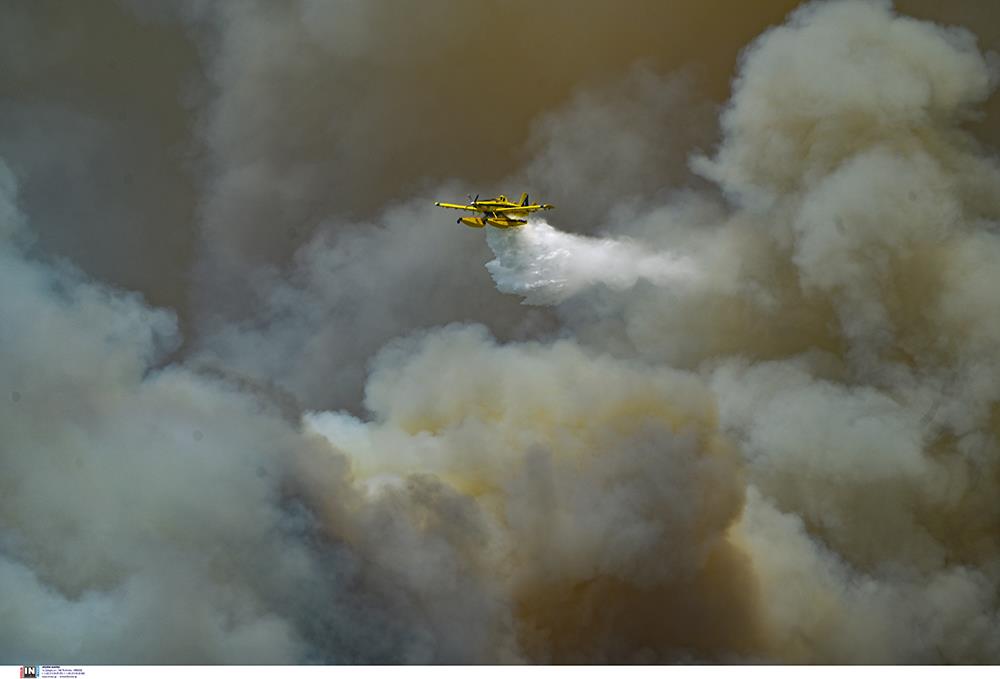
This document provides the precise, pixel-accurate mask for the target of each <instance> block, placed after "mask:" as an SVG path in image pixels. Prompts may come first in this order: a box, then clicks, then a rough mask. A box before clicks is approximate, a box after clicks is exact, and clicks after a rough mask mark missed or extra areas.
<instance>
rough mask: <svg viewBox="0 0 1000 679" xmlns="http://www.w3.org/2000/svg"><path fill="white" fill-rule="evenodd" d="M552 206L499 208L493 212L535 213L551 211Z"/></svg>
mask: <svg viewBox="0 0 1000 679" xmlns="http://www.w3.org/2000/svg"><path fill="white" fill-rule="evenodd" d="M551 208H552V206H551V205H518V206H517V207H498V208H497V209H495V210H491V212H534V211H535V210H549V209H551Z"/></svg>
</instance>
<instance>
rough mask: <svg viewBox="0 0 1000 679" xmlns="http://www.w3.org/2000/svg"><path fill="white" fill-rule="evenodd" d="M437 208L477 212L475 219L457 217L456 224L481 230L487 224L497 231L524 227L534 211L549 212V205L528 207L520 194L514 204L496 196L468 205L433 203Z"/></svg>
mask: <svg viewBox="0 0 1000 679" xmlns="http://www.w3.org/2000/svg"><path fill="white" fill-rule="evenodd" d="M435 205H437V206H439V207H446V208H452V209H457V210H468V211H470V212H478V213H480V216H477V217H459V218H458V219H457V220H455V221H456V223H458V224H465V225H466V226H469V227H472V228H475V229H481V228H483V227H485V226H486V225H487V224H489V225H490V226H495V227H496V228H498V229H512V228H516V227H519V226H524V225H525V224H527V223H528V215H529V214H531V213H532V212H534V211H536V210H550V209H552V206H551V205H529V204H528V194H526V193H525V194H522V196H521V202H520V203H514V202H512V201H509V200H507V197H506V196H504V195H500V196H497V197H496V198H494V199H490V200H478V198H477V199H476V200H474V201H471V202H470V203H469V204H468V205H458V204H455V203H435Z"/></svg>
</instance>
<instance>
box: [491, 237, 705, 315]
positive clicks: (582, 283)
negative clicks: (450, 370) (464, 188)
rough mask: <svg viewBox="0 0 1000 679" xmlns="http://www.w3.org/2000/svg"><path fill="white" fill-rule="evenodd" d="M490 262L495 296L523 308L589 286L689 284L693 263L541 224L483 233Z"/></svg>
mask: <svg viewBox="0 0 1000 679" xmlns="http://www.w3.org/2000/svg"><path fill="white" fill-rule="evenodd" d="M486 242H487V243H489V246H490V248H491V249H492V250H493V253H494V254H495V255H496V256H497V258H496V259H494V260H492V261H490V262H488V263H487V264H486V268H487V270H489V272H490V275H491V276H493V280H494V281H496V284H497V288H498V289H499V290H500V291H501V292H506V293H509V294H513V295H521V296H523V297H524V304H537V305H547V304H558V303H559V302H562V301H564V300H566V299H568V298H569V297H572V296H573V295H575V294H577V293H578V292H580V291H581V290H584V289H585V288H588V287H591V286H594V285H602V284H603V285H606V286H608V287H610V288H613V289H615V290H627V289H628V288H631V287H633V286H634V285H635V284H636V283H638V282H639V280H640V279H642V280H646V281H649V282H650V283H653V284H654V285H659V286H667V285H672V284H676V283H683V282H685V281H690V280H691V279H692V278H694V277H695V276H696V275H697V273H698V269H697V267H696V266H695V263H694V261H693V260H692V259H691V258H690V257H687V256H685V255H680V254H677V253H673V252H650V251H647V250H645V249H644V248H643V247H642V245H640V244H639V243H636V242H633V241H627V240H615V239H611V238H590V237H587V236H579V235H576V234H571V233H565V232H563V231H560V230H558V229H556V228H554V227H552V226H550V225H549V224H548V223H546V222H543V221H538V222H535V221H532V222H529V223H528V224H527V225H526V226H524V227H521V228H518V229H503V230H501V229H494V228H489V229H487V233H486Z"/></svg>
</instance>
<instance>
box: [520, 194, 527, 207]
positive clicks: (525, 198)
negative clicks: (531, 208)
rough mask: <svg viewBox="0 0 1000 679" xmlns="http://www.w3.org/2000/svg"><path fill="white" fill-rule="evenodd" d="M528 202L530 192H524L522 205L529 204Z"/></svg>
mask: <svg viewBox="0 0 1000 679" xmlns="http://www.w3.org/2000/svg"><path fill="white" fill-rule="evenodd" d="M527 204H528V194H526V193H522V194H521V202H520V205H527Z"/></svg>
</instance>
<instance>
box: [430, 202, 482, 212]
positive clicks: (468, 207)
mask: <svg viewBox="0 0 1000 679" xmlns="http://www.w3.org/2000/svg"><path fill="white" fill-rule="evenodd" d="M434 204H435V205H437V206H438V207H447V208H451V209H452V210H468V211H469V212H484V210H480V209H479V208H475V207H472V206H471V205H456V204H455V203H434Z"/></svg>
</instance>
